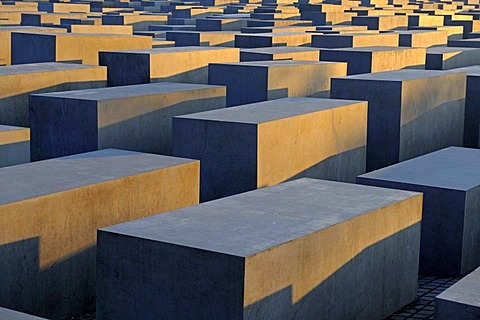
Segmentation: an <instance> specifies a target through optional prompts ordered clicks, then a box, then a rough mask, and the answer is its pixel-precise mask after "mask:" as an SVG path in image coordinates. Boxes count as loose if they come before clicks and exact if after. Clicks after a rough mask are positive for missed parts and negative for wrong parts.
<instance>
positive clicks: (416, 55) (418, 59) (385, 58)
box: [320, 47, 426, 75]
mask: <svg viewBox="0 0 480 320" xmlns="http://www.w3.org/2000/svg"><path fill="white" fill-rule="evenodd" d="M425 54H426V51H425V49H424V48H401V47H359V48H340V49H324V50H321V52H320V60H321V61H339V62H347V65H348V68H347V74H348V75H353V74H361V73H372V72H382V71H391V70H399V69H405V68H409V69H424V68H425Z"/></svg>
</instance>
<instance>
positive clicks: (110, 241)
mask: <svg viewBox="0 0 480 320" xmlns="http://www.w3.org/2000/svg"><path fill="white" fill-rule="evenodd" d="M421 201H422V196H421V195H420V194H416V193H411V192H405V191H399V190H388V189H382V188H372V187H365V186H358V185H354V184H344V183H338V182H329V181H322V180H316V179H306V178H304V179H301V180H296V181H292V182H288V183H284V184H281V185H278V186H274V187H269V188H264V189H260V190H256V191H252V192H248V193H244V194H241V195H237V196H232V197H228V198H224V199H220V200H217V201H211V202H208V203H204V204H201V205H199V206H195V207H191V208H185V209H182V210H177V211H175V212H171V213H166V214H161V215H158V216H153V217H150V218H146V219H141V220H137V221H134V222H131V223H126V224H121V225H117V226H112V227H109V228H104V229H101V230H100V231H99V247H98V260H97V261H98V262H97V266H98V273H97V279H98V281H99V283H98V294H97V319H99V320H102V319H119V320H121V319H134V318H141V319H149V318H152V319H153V318H156V317H162V318H170V317H172V318H176V317H178V318H181V319H198V318H199V317H200V318H205V319H212V318H225V319H272V320H273V319H292V318H294V317H298V318H299V319H317V318H318V315H322V316H324V317H325V318H328V319H344V318H349V317H359V318H362V319H383V318H384V317H385V316H387V315H389V314H390V313H392V312H394V311H395V310H397V309H398V308H399V307H400V306H402V305H405V304H407V303H409V302H410V301H412V300H413V299H415V289H416V286H417V266H418V245H419V237H420V221H421ZM364 230H369V232H363V231H364ZM266 235H268V236H266ZM339 235H341V236H339ZM112 256H113V257H115V258H114V259H112ZM133 270H136V271H135V272H133ZM352 283H355V285H354V286H352ZM134 297H135V298H134Z"/></svg>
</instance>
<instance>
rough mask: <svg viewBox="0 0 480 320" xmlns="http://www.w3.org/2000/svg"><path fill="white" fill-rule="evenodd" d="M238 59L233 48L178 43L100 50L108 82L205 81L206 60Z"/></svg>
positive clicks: (237, 50)
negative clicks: (143, 48)
mask: <svg viewBox="0 0 480 320" xmlns="http://www.w3.org/2000/svg"><path fill="white" fill-rule="evenodd" d="M238 61H240V50H239V49H236V48H211V47H181V48H156V49H149V50H128V51H109V52H100V64H101V65H103V66H107V67H108V85H109V86H122V85H130V84H142V83H149V82H154V81H169V82H187V83H197V84H206V83H208V64H209V63H222V62H238Z"/></svg>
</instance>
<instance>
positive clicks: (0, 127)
mask: <svg viewBox="0 0 480 320" xmlns="http://www.w3.org/2000/svg"><path fill="white" fill-rule="evenodd" d="M14 130H28V128H24V127H14V126H6V125H4V124H0V132H2V131H14Z"/></svg>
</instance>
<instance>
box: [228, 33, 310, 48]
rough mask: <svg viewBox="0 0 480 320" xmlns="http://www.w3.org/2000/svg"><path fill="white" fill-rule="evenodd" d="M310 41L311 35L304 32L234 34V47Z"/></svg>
mask: <svg viewBox="0 0 480 320" xmlns="http://www.w3.org/2000/svg"><path fill="white" fill-rule="evenodd" d="M311 42H312V35H311V34H310V33H305V32H278V33H255V34H238V35H236V36H235V47H236V48H264V47H279V46H309V45H310V43H311Z"/></svg>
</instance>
